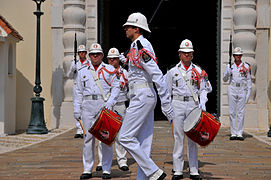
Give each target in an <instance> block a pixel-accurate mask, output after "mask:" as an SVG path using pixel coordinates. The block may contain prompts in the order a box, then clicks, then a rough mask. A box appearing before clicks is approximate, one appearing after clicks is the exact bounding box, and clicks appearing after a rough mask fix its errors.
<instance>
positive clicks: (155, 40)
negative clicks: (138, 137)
mask: <svg viewBox="0 0 271 180" xmlns="http://www.w3.org/2000/svg"><path fill="white" fill-rule="evenodd" d="M159 3H160V0H137V1H127V0H114V1H110V0H104V1H101V0H99V6H100V7H99V15H100V16H102V17H101V19H100V20H101V21H100V22H99V23H100V26H99V27H100V30H99V33H100V34H99V37H100V43H101V44H102V45H103V48H104V51H105V53H107V51H108V49H109V48H111V47H116V48H118V49H119V50H120V52H124V51H126V50H127V49H128V48H129V47H130V43H131V42H130V40H128V39H127V38H126V36H125V32H124V30H123V27H122V25H123V24H124V23H125V22H126V20H127V18H128V16H129V15H130V14H131V13H133V12H141V13H142V14H144V15H145V16H146V17H147V19H148V21H149V20H150V18H151V17H152V15H153V13H154V11H155V9H156V8H157V6H158V4H159ZM217 9H218V8H217V3H215V2H214V1H198V0H190V1H181V0H164V1H163V3H162V4H161V6H160V8H159V10H158V11H157V14H156V16H155V17H154V18H153V21H152V23H151V24H150V29H151V31H152V33H151V36H150V37H149V38H148V39H149V41H150V42H151V43H152V45H153V48H154V51H155V53H156V56H157V58H158V65H159V67H160V69H161V70H162V72H163V73H164V74H165V73H166V72H167V69H169V68H170V67H172V66H173V65H175V64H177V63H178V62H179V59H178V52H177V51H178V49H179V45H180V43H181V41H182V40H184V39H189V40H191V41H192V43H193V46H194V50H195V52H194V59H193V63H195V64H198V65H199V66H201V67H202V68H203V69H205V71H206V72H207V73H208V75H209V80H210V82H211V84H212V87H213V91H212V93H210V94H208V99H209V100H208V102H207V104H206V107H207V111H208V112H211V113H217V107H218V105H219V104H218V103H217V86H218V84H217V82H216V80H217V74H219V71H218V69H217V68H216V63H217V62H218V61H217V54H216V53H217ZM155 119H156V120H158V119H165V117H164V116H163V115H162V113H161V108H160V101H158V103H157V106H156V110H155Z"/></svg>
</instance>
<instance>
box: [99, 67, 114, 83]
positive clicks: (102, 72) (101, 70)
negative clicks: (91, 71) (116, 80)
mask: <svg viewBox="0 0 271 180" xmlns="http://www.w3.org/2000/svg"><path fill="white" fill-rule="evenodd" d="M104 71H105V72H107V73H108V74H114V73H116V71H117V70H116V69H115V70H114V71H112V72H111V71H108V70H107V69H106V68H105V67H102V68H101V69H100V70H99V72H98V77H99V79H100V74H102V75H103V79H104V80H105V82H106V83H107V84H108V86H111V84H110V83H109V82H108V81H107V80H106V78H105V76H104Z"/></svg>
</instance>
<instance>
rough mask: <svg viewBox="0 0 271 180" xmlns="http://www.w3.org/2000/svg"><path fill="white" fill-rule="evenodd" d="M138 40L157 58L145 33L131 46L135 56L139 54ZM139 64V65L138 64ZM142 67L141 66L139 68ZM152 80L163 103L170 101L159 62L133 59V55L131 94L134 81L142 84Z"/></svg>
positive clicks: (130, 62)
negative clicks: (144, 35)
mask: <svg viewBox="0 0 271 180" xmlns="http://www.w3.org/2000/svg"><path fill="white" fill-rule="evenodd" d="M137 41H140V42H141V44H142V46H143V48H144V49H145V50H147V51H148V52H149V53H150V54H151V55H152V57H154V58H155V53H154V50H153V48H152V45H151V43H150V42H149V41H148V40H147V39H146V38H144V37H143V35H141V36H139V37H138V38H137V39H136V40H135V41H134V42H133V43H132V44H131V47H130V52H131V50H134V51H135V56H138V47H137V43H136V42H137ZM135 64H137V65H138V66H136V65H135ZM139 67H141V68H139ZM152 82H154V83H155V85H156V88H157V91H158V95H159V97H160V99H161V104H168V103H170V96H169V93H168V90H167V85H166V82H165V80H164V77H163V73H162V72H161V70H160V69H159V67H158V65H157V63H156V62H155V61H154V60H153V59H152V58H150V59H147V60H143V59H142V58H141V57H140V58H139V59H138V61H135V62H134V61H133V60H131V57H130V58H129V71H128V84H129V94H130V95H133V93H134V92H133V88H130V87H133V85H134V83H138V84H142V83H148V84H152Z"/></svg>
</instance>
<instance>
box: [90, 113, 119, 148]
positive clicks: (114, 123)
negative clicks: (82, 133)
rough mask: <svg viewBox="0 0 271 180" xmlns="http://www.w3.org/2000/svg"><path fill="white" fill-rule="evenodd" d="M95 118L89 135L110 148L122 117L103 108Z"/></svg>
mask: <svg viewBox="0 0 271 180" xmlns="http://www.w3.org/2000/svg"><path fill="white" fill-rule="evenodd" d="M97 116H98V119H97V120H96V121H95V123H94V124H93V125H92V127H91V128H90V129H89V133H91V134H92V135H93V136H94V137H96V138H97V139H99V140H100V141H101V142H103V143H105V144H107V145H108V146H110V145H111V144H112V143H113V142H114V140H115V138H116V136H117V134H118V132H119V130H120V127H121V125H122V117H121V115H119V114H118V113H117V112H114V111H111V110H108V109H106V108H103V109H102V110H101V112H100V113H99V114H98V115H97Z"/></svg>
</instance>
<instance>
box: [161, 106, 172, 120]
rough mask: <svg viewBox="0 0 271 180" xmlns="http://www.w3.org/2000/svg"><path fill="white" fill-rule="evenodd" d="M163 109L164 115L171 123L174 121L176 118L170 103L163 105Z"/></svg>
mask: <svg viewBox="0 0 271 180" xmlns="http://www.w3.org/2000/svg"><path fill="white" fill-rule="evenodd" d="M161 109H162V112H163V114H164V115H165V116H166V117H167V119H168V121H169V122H170V123H171V121H173V119H174V116H175V115H174V112H173V109H172V106H171V104H169V103H168V104H162V106H161Z"/></svg>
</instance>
